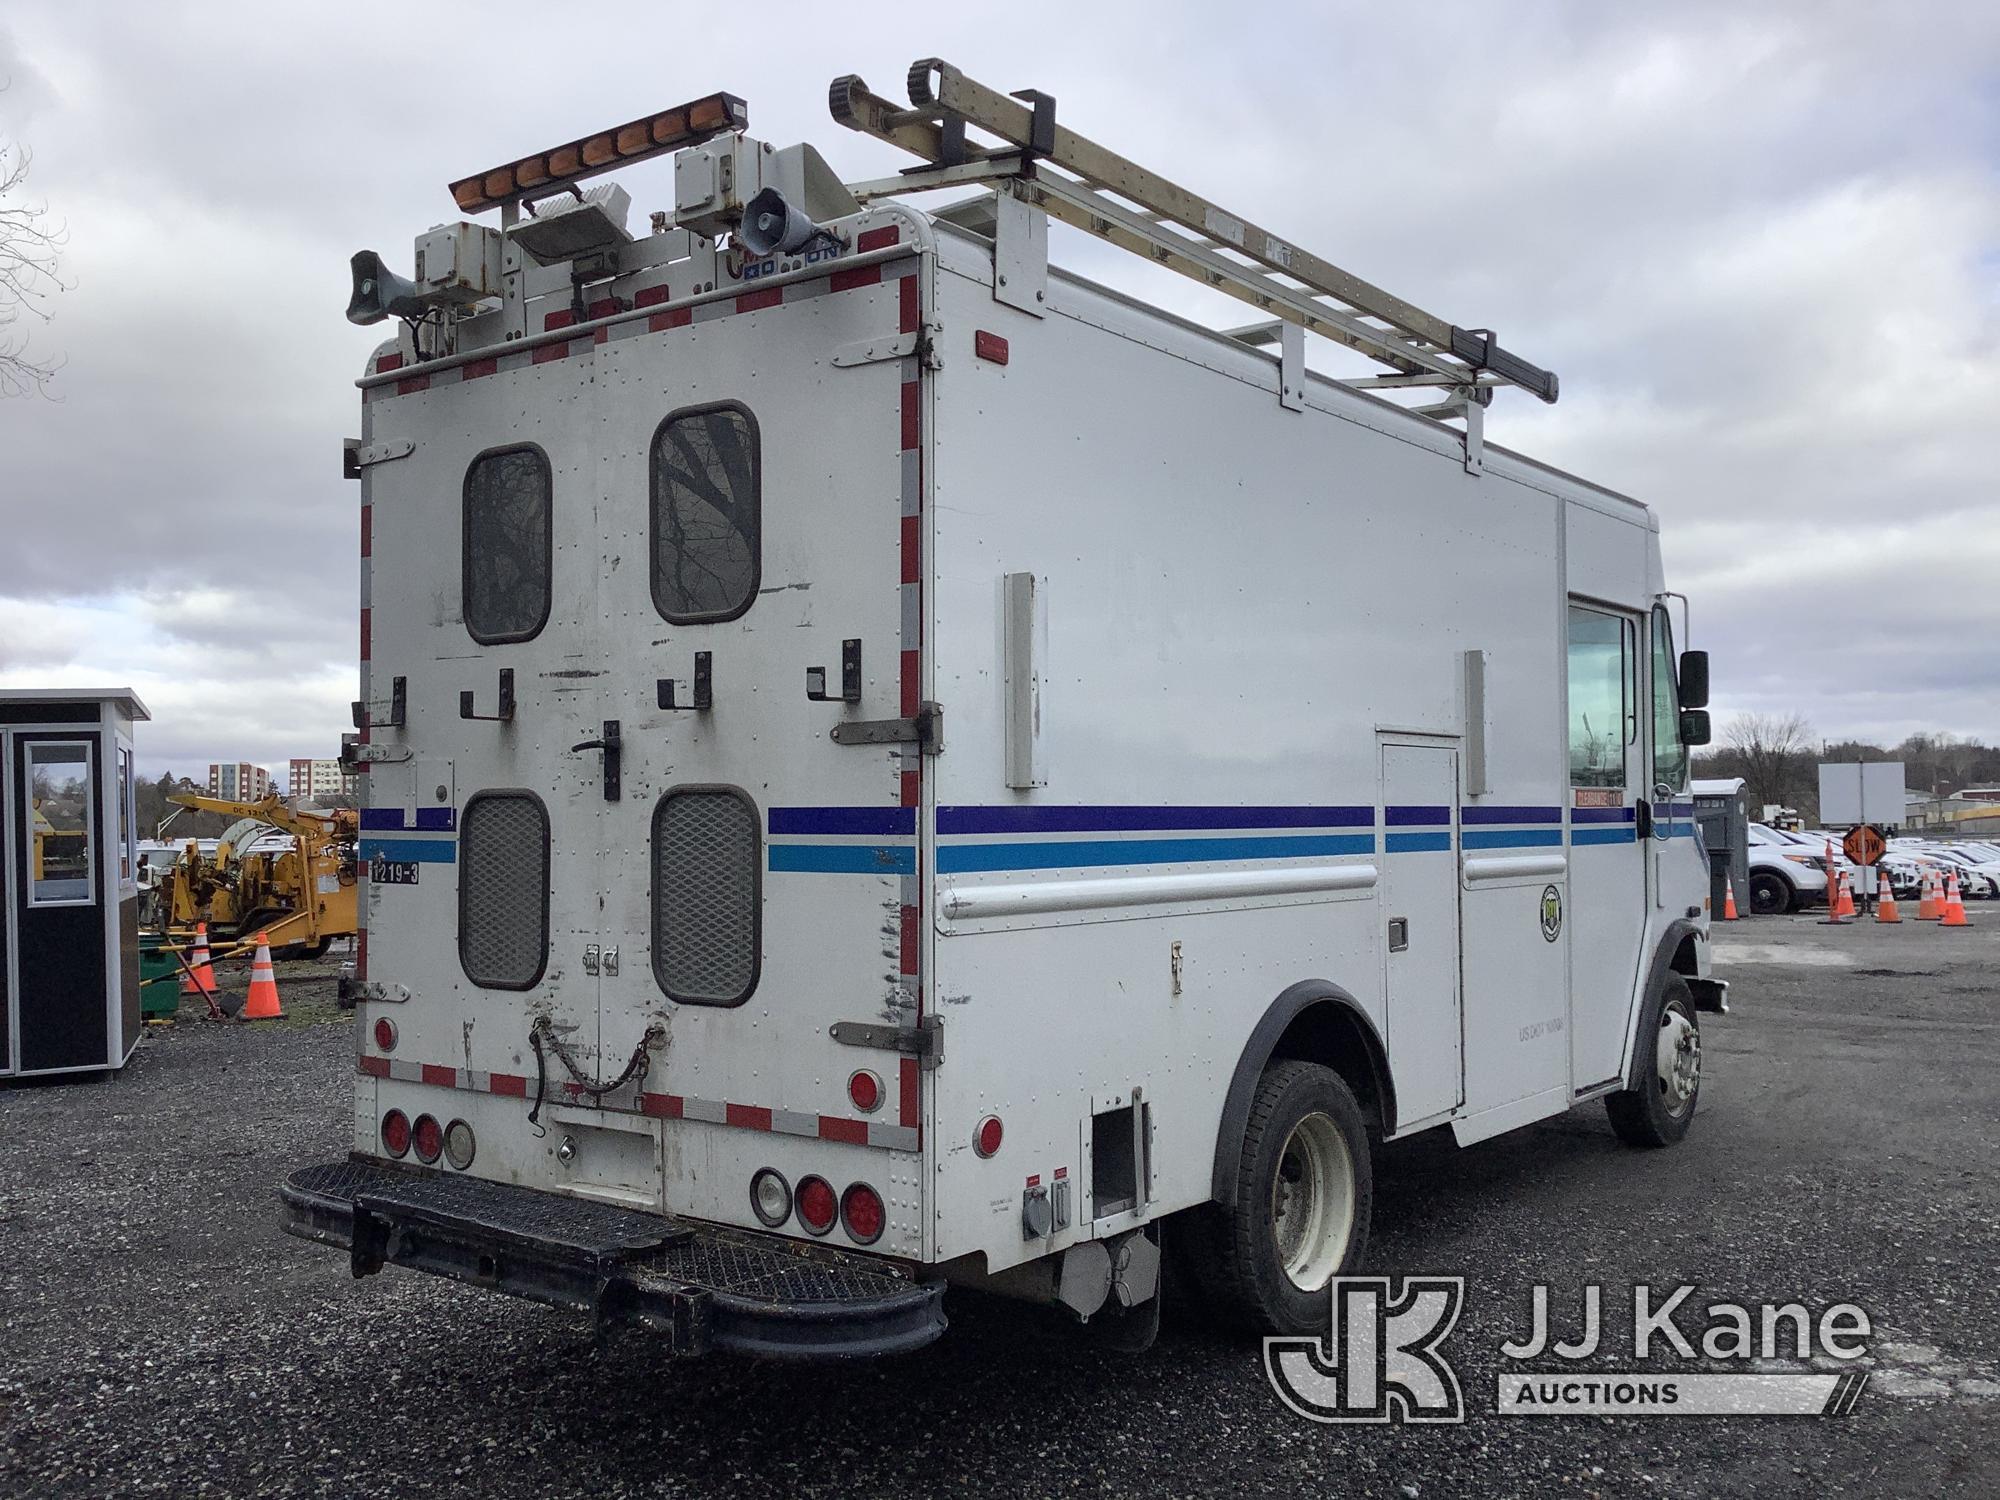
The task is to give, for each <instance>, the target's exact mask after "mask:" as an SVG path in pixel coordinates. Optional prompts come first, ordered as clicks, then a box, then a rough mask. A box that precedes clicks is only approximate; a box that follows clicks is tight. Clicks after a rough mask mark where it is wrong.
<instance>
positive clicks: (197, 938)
mask: <svg viewBox="0 0 2000 1500" xmlns="http://www.w3.org/2000/svg"><path fill="white" fill-rule="evenodd" d="M181 993H182V994H183V995H200V996H201V997H202V998H204V999H207V1000H213V999H214V998H215V970H214V969H212V968H211V967H209V962H208V923H206V922H197V923H195V924H194V952H193V953H191V954H189V955H188V965H187V968H185V969H184V970H182V971H181Z"/></svg>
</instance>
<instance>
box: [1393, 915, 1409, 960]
mask: <svg viewBox="0 0 2000 1500" xmlns="http://www.w3.org/2000/svg"><path fill="white" fill-rule="evenodd" d="M1409 946H1410V919H1409V918H1408V917H1391V918H1389V951H1390V952H1391V953H1401V952H1403V951H1405V950H1406V949H1407V948H1408V947H1409Z"/></svg>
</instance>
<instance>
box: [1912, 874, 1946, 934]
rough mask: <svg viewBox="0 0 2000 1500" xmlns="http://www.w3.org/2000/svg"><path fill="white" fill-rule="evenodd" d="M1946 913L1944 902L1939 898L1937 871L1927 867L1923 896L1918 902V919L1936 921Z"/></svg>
mask: <svg viewBox="0 0 2000 1500" xmlns="http://www.w3.org/2000/svg"><path fill="white" fill-rule="evenodd" d="M1943 915H1944V903H1943V902H1942V901H1940V900H1938V888H1937V872H1936V871H1935V870H1932V869H1929V868H1926V869H1925V870H1924V883H1923V888H1922V896H1921V898H1920V899H1919V900H1918V902H1917V920H1918V921H1919V922H1935V921H1937V920H1938V918H1940V917H1942V916H1943Z"/></svg>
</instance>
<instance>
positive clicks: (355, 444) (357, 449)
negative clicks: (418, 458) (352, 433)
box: [340, 438, 417, 479]
mask: <svg viewBox="0 0 2000 1500" xmlns="http://www.w3.org/2000/svg"><path fill="white" fill-rule="evenodd" d="M416 451H417V445H416V444H415V443H413V442H411V441H410V440H409V439H408V438H391V439H389V440H388V441H387V442H382V443H363V442H362V441H361V439H359V438H346V439H344V440H343V441H342V442H341V445H340V477H341V478H342V479H359V478H360V477H361V471H362V470H363V469H366V468H369V467H371V466H373V465H375V464H386V463H389V462H391V461H393V460H395V459H398V458H408V457H409V456H410V455H411V454H412V453H414V452H416Z"/></svg>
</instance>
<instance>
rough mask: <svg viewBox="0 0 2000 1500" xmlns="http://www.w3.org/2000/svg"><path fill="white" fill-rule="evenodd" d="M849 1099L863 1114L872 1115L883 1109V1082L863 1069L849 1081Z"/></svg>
mask: <svg viewBox="0 0 2000 1500" xmlns="http://www.w3.org/2000/svg"><path fill="white" fill-rule="evenodd" d="M847 1097H848V1099H849V1100H850V1101H851V1102H852V1103H853V1105H854V1107H855V1108H856V1109H858V1110H860V1111H861V1113H863V1114H864V1115H872V1114H874V1113H875V1111H876V1110H878V1109H880V1108H881V1107H882V1080H881V1079H880V1078H878V1077H876V1076H875V1075H874V1074H873V1073H871V1072H869V1071H868V1070H867V1069H866V1068H863V1069H861V1070H860V1071H859V1072H858V1073H855V1074H854V1075H853V1076H852V1077H850V1078H849V1079H848V1080H847Z"/></svg>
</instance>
